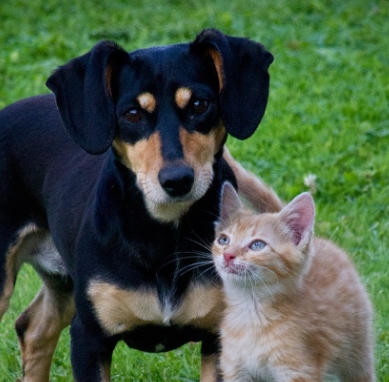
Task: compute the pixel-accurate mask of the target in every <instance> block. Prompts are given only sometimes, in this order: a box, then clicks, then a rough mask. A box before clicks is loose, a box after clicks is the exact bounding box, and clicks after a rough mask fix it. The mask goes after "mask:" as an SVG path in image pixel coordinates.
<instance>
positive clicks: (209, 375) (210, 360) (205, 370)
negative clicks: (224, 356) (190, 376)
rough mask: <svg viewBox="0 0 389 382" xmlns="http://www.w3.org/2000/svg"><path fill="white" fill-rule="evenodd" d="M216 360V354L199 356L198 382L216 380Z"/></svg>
mask: <svg viewBox="0 0 389 382" xmlns="http://www.w3.org/2000/svg"><path fill="white" fill-rule="evenodd" d="M217 361H218V357H217V355H216V354H207V355H202V356H201V375H200V382H217Z"/></svg>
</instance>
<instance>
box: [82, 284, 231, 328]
mask: <svg viewBox="0 0 389 382" xmlns="http://www.w3.org/2000/svg"><path fill="white" fill-rule="evenodd" d="M88 296H89V299H90V301H91V302H92V304H93V307H94V310H95V313H96V316H97V318H98V320H99V323H100V325H101V326H102V328H103V329H104V331H105V332H106V333H107V334H108V335H117V334H121V333H124V332H127V331H131V330H134V329H136V328H138V327H140V326H145V325H157V326H165V327H170V326H179V327H183V326H190V327H193V328H198V329H204V330H209V331H214V330H215V327H216V325H217V324H218V322H219V319H220V316H221V312H222V310H223V298H222V291H221V288H220V286H210V285H202V284H197V285H190V286H189V287H188V289H187V290H186V292H185V294H184V295H183V296H182V298H181V301H180V302H179V303H176V304H174V303H173V301H172V300H171V299H170V298H169V296H168V295H166V297H165V298H163V299H162V300H161V299H160V298H158V295H157V291H156V290H153V289H143V290H137V289H133V290H126V289H121V288H119V287H118V286H117V285H114V284H111V283H107V282H102V281H98V280H92V281H91V282H90V284H89V288H88Z"/></svg>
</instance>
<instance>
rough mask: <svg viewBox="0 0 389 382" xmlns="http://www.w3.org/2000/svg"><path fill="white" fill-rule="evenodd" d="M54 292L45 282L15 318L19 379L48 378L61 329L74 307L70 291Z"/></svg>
mask: <svg viewBox="0 0 389 382" xmlns="http://www.w3.org/2000/svg"><path fill="white" fill-rule="evenodd" d="M58 297H59V296H58V294H55V293H54V291H53V290H51V289H49V288H48V287H46V286H45V285H43V286H42V288H41V290H40V291H39V293H38V294H37V296H36V297H35V299H34V300H33V302H32V303H31V304H30V306H29V307H28V308H27V310H25V311H24V313H22V315H21V316H20V317H19V318H18V319H17V321H16V325H15V326H16V331H17V333H18V339H19V346H20V349H21V352H22V362H23V379H22V381H23V382H46V381H49V374H50V365H51V362H52V358H53V354H54V351H55V348H56V346H57V342H58V339H59V336H60V334H61V332H62V330H63V329H64V328H65V327H66V326H68V325H69V324H70V321H71V319H72V317H73V314H74V311H75V308H74V301H73V297H72V295H71V294H66V295H65V294H62V295H61V298H60V299H58Z"/></svg>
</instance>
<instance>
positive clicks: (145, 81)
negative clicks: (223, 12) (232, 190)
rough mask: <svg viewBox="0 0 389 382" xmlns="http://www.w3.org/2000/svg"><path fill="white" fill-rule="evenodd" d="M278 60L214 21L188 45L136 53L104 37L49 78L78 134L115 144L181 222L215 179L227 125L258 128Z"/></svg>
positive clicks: (165, 211)
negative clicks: (270, 70) (223, 30)
mask: <svg viewBox="0 0 389 382" xmlns="http://www.w3.org/2000/svg"><path fill="white" fill-rule="evenodd" d="M272 61H273V56H272V55H271V54H270V53H269V52H267V51H266V50H265V49H264V48H263V47H262V45H260V44H257V43H255V42H253V41H250V40H247V39H243V38H237V37H230V36H226V35H224V34H222V33H221V32H219V31H217V30H215V29H207V30H204V31H203V32H202V33H200V35H199V36H197V38H196V39H195V40H194V41H193V42H191V43H189V44H177V45H171V46H166V47H154V48H149V49H142V50H137V51H134V52H132V53H127V52H125V51H124V50H122V49H121V48H120V47H119V46H117V45H116V44H114V43H112V42H102V43H99V44H97V45H96V46H95V47H94V48H93V49H92V50H91V51H90V52H89V53H87V54H85V55H83V56H81V57H78V58H75V59H73V60H72V61H70V62H69V63H68V64H66V65H64V66H62V67H60V68H59V69H58V70H57V71H56V72H55V73H54V74H53V75H52V76H51V77H50V78H49V79H48V81H47V86H48V87H49V88H50V89H51V90H52V91H53V92H54V93H55V96H56V100H57V105H58V109H59V111H60V114H61V117H62V120H63V122H64V125H65V127H66V129H67V131H68V132H69V134H70V135H71V137H72V138H73V139H74V140H75V142H77V143H78V144H79V145H80V146H81V147H82V148H83V149H84V150H86V151H87V152H89V153H91V154H100V153H103V152H105V151H106V150H108V149H109V147H111V146H113V150H114V152H115V154H116V155H117V156H118V157H119V159H120V161H121V162H122V163H123V164H124V165H125V166H127V167H128V168H129V169H130V170H131V171H133V172H134V173H135V174H136V178H137V185H138V187H139V188H140V189H141V190H142V192H143V195H144V198H145V202H146V205H147V207H148V210H149V211H150V213H151V215H153V216H154V217H155V218H157V219H159V220H162V221H175V220H176V219H178V218H179V217H180V216H181V215H182V214H183V213H185V212H186V210H187V209H188V208H189V207H190V206H191V205H192V204H193V203H194V202H195V201H196V200H198V199H200V198H201V197H202V196H203V195H204V194H205V192H206V191H207V189H208V188H209V186H210V184H211V182H212V179H213V163H214V159H215V156H216V155H217V154H218V153H220V151H221V148H222V146H223V144H224V142H225V140H226V137H227V134H228V133H229V134H231V135H232V136H234V137H236V138H239V139H245V138H248V137H249V136H250V135H251V134H253V132H254V131H255V129H256V128H257V126H258V124H259V122H260V120H261V118H262V116H263V114H264V111H265V108H266V103H267V98H268V90H269V75H268V71H267V69H268V67H269V65H270V64H271V62H272Z"/></svg>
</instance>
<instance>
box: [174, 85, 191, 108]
mask: <svg viewBox="0 0 389 382" xmlns="http://www.w3.org/2000/svg"><path fill="white" fill-rule="evenodd" d="M191 98H192V90H190V89H189V88H179V89H177V91H176V94H175V96H174V100H175V101H176V104H177V106H178V107H179V108H180V109H184V108H185V107H186V106H187V105H188V103H189V101H190V99H191Z"/></svg>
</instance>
